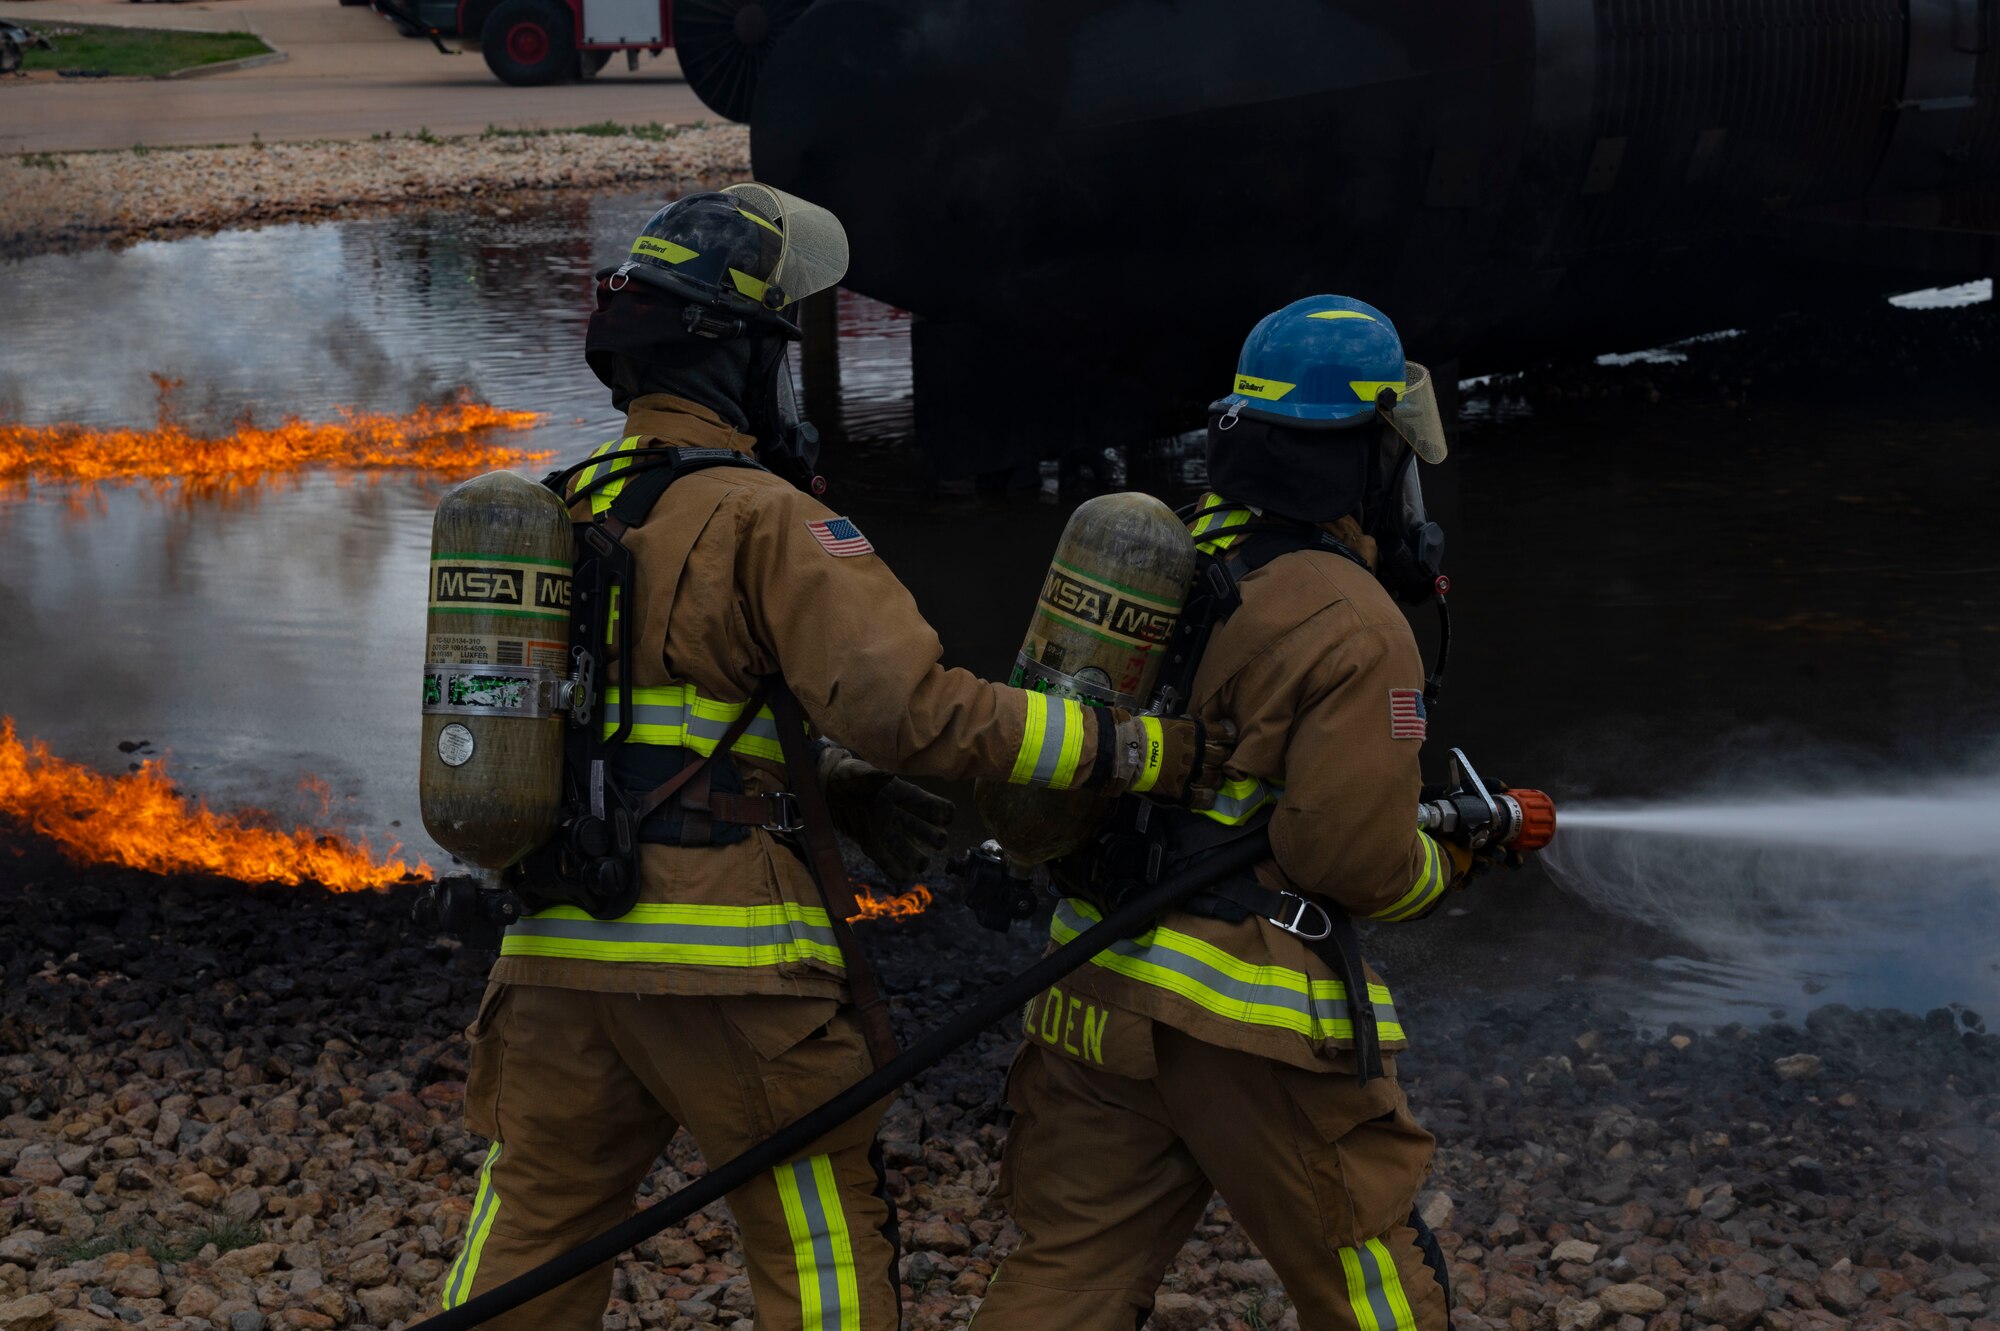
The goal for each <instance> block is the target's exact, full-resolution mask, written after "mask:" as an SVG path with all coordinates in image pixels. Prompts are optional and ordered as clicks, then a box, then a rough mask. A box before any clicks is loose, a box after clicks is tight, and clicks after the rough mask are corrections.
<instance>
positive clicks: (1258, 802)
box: [1199, 776, 1285, 827]
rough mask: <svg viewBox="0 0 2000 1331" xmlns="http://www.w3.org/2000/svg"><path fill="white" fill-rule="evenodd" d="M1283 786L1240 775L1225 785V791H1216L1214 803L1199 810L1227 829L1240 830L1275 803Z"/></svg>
mask: <svg viewBox="0 0 2000 1331" xmlns="http://www.w3.org/2000/svg"><path fill="white" fill-rule="evenodd" d="M1284 788H1285V787H1284V786H1283V785H1282V784H1281V783H1279V782H1276V781H1261V780H1259V779H1257V778H1256V777H1252V776H1240V777H1235V778H1233V779H1230V780H1225V781H1224V782H1223V783H1222V789H1220V790H1218V791H1216V792H1215V803H1214V804H1212V805H1210V806H1209V807H1208V808H1206V809H1202V810H1200V811H1199V812H1200V814H1201V816H1202V817H1204V818H1208V819H1211V820H1212V821H1214V822H1218V823H1221V824H1222V825H1223V826H1224V827H1237V826H1240V825H1241V824H1243V823H1247V822H1249V821H1250V819H1251V818H1253V817H1255V816H1256V814H1257V813H1258V811H1259V810H1261V809H1263V807H1264V806H1265V805H1267V804H1275V803H1276V802H1277V799H1278V795H1279V792H1281V791H1283V790H1284Z"/></svg>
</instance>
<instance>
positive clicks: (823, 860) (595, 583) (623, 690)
mask: <svg viewBox="0 0 2000 1331" xmlns="http://www.w3.org/2000/svg"><path fill="white" fill-rule="evenodd" d="M599 464H604V469H603V470H602V471H594V472H589V473H588V474H587V479H586V480H585V481H584V483H583V484H581V485H577V486H575V487H574V488H573V489H572V488H570V486H569V481H570V478H571V477H572V476H574V475H576V474H577V473H578V472H580V471H584V470H585V469H586V468H590V467H594V466H597V465H599ZM711 467H750V468H754V469H756V470H758V471H768V470H769V468H767V467H765V466H763V464H761V463H759V462H758V461H756V459H754V458H751V457H748V456H746V455H745V454H742V453H737V452H735V451H733V450H730V449H725V448H676V447H671V446H659V447H645V448H633V449H626V450H623V451H620V452H615V453H612V454H610V455H609V456H608V457H606V456H601V455H593V457H591V458H589V459H587V460H585V461H584V462H582V463H579V464H577V465H576V466H574V467H569V468H565V469H564V470H562V471H558V472H554V473H552V474H551V475H549V476H548V477H547V478H545V479H544V481H543V484H545V485H547V486H548V487H549V488H550V489H552V490H554V491H555V492H556V493H557V494H558V495H559V496H561V497H562V498H563V499H564V500H565V501H566V502H568V503H571V504H575V503H579V502H587V503H588V504H589V507H590V508H591V510H592V511H593V517H592V518H591V519H590V520H588V521H584V522H578V523H576V524H575V527H576V533H577V552H578V554H577V564H576V569H575V576H574V578H573V581H572V584H571V586H572V611H571V619H570V652H571V657H572V659H573V660H575V661H576V662H577V663H578V667H579V674H580V676H581V677H586V678H596V679H603V678H606V677H607V667H608V666H609V665H610V664H611V661H610V660H609V659H608V658H609V657H610V656H612V655H613V654H614V652H615V655H616V657H617V662H616V663H617V665H618V682H617V683H616V684H615V685H613V686H611V688H610V689H609V690H608V692H610V693H615V695H616V699H617V708H618V711H617V720H616V722H615V723H613V722H612V721H611V720H610V718H609V716H608V715H607V714H606V713H607V712H608V707H607V706H606V704H608V703H609V701H610V700H609V699H608V698H601V697H598V696H587V697H582V698H579V699H577V700H576V705H575V706H573V707H572V709H571V715H570V723H571V724H570V729H569V738H570V743H569V745H568V751H567V761H566V767H567V769H568V770H567V792H566V793H567V798H568V800H569V803H570V808H571V818H570V820H569V823H570V825H571V836H570V851H569V854H568V856H567V857H566V859H567V860H568V861H569V862H570V863H568V864H567V865H566V866H565V867H566V868H567V869H570V870H575V869H579V868H581V869H582V870H583V872H580V873H566V874H565V881H569V882H572V883H575V882H577V881H578V880H581V883H582V885H583V886H584V887H586V888H588V887H589V885H590V883H591V880H592V877H593V875H592V873H591V872H590V870H589V867H588V864H587V862H585V863H583V864H579V863H578V861H580V860H582V859H583V857H582V856H581V855H579V853H578V846H577V843H578V837H577V835H576V831H575V829H576V828H579V827H582V828H589V827H595V826H598V825H600V824H601V825H603V827H604V828H605V833H603V834H600V835H599V836H598V837H597V842H599V843H606V844H608V846H609V852H608V853H603V852H600V853H599V854H598V855H597V856H596V861H597V863H598V864H599V865H600V866H601V865H603V864H605V863H613V864H616V865H617V866H618V869H617V871H616V873H615V875H602V876H605V877H607V878H608V877H613V876H615V877H616V878H617V880H618V881H617V891H616V892H615V893H597V894H594V896H595V899H594V900H590V901H582V900H580V901H578V902H577V904H578V905H580V906H582V907H583V908H584V909H585V910H586V911H588V912H589V913H590V914H592V915H594V916H596V917H597V918H599V919H616V918H618V917H620V916H623V915H625V914H626V913H627V912H629V911H630V910H631V909H632V907H633V905H634V904H635V903H636V901H637V897H638V890H639V874H638V863H637V859H638V844H639V843H647V844H660V845H674V846H708V845H723V844H728V843H731V842H735V841H741V840H743V839H744V838H745V837H747V836H749V835H750V830H751V829H752V828H761V829H763V830H764V831H767V832H771V833H773V834H777V835H782V836H790V835H796V836H798V837H799V838H800V841H801V842H802V843H803V844H802V847H801V849H802V852H803V855H804V858H805V860H806V864H807V867H808V868H809V869H810V870H811V871H812V875H813V880H814V883H815V884H816V886H817V887H818V888H819V893H820V901H821V904H822V905H823V906H824V907H825V908H826V912H827V916H828V918H829V920H830V921H831V922H832V929H833V934H834V939H835V941H836V943H837V944H838V945H839V948H840V952H841V957H842V961H843V963H844V968H845V970H846V972H847V982H848V988H849V991H850V993H851V995H852V997H853V1003H854V1007H855V1010H856V1014H857V1017H858V1019H859V1020H860V1022H861V1025H862V1030H863V1033H864V1035H865V1037H866V1039H867V1042H868V1048H869V1052H870V1054H871V1055H872V1056H873V1057H874V1059H875V1062H876V1065H877V1066H881V1065H882V1064H885V1063H887V1062H888V1061H889V1060H890V1059H892V1058H894V1057H895V1055H896V1046H895V1041H894V1038H893V1036H892V1034H891V1032H890V1028H889V1018H888V1005H887V1003H886V1002H885V1000H884V999H883V996H882V992H881V988H880V986H879V985H878V983H877V982H876V979H875V975H874V971H873V969H872V968H871V967H870V966H869V964H868V960H867V957H866V955H865V954H864V953H863V952H862V950H861V946H860V943H859V941H858V940H857V939H856V938H855V937H854V933H853V930H852V928H851V927H850V926H849V925H848V923H847V922H848V920H849V919H850V918H851V917H852V916H854V915H855V914H857V913H858V909H859V908H858V907H857V906H856V904H855V900H854V892H853V888H852V887H851V885H850V884H849V881H848V876H847V869H846V865H845V863H844V861H843V860H842V859H841V854H840V843H839V841H838V839H837V837H836V836H835V833H834V829H833V820H832V817H831V815H830V814H829V813H828V812H827V807H826V796H825V792H824V791H823V790H822V789H821V787H820V782H819V765H818V754H817V752H816V749H815V746H814V744H813V743H812V741H811V740H810V739H809V738H808V737H807V728H806V719H805V712H804V709H803V708H801V707H800V705H799V703H798V700H797V699H796V698H795V697H794V696H793V695H792V692H791V690H790V689H789V688H788V687H786V685H785V682H784V680H783V679H782V678H777V677H774V678H771V679H767V680H765V681H764V682H763V683H762V684H760V685H759V686H758V687H757V689H756V690H755V691H754V692H753V693H752V695H751V696H750V699H749V700H748V701H747V702H745V703H742V704H740V705H739V706H738V707H737V708H736V711H735V715H734V717H733V719H731V720H730V722H729V723H728V726H727V728H726V729H724V730H723V731H722V732H721V733H720V734H719V735H714V736H712V737H711V740H710V741H704V742H712V745H713V747H711V748H710V749H709V751H708V752H707V753H705V754H704V753H700V752H698V751H696V750H694V749H691V748H689V747H685V746H678V745H671V744H638V743H634V742H632V739H631V736H632V732H633V729H634V726H635V724H636V721H635V718H636V717H637V716H638V715H639V712H640V710H641V704H640V703H639V700H638V695H637V693H636V691H635V689H634V687H633V685H632V683H631V680H632V677H633V669H632V667H633V656H632V635H631V634H630V633H629V632H627V631H626V629H625V626H624V621H623V620H622V618H621V616H620V615H619V611H618V607H619V604H620V602H623V603H624V604H625V605H635V604H637V598H636V582H637V567H636V564H635V561H634V560H633V557H632V552H631V551H630V550H629V549H628V548H627V547H626V545H625V543H624V536H625V534H626V533H627V532H628V531H630V530H631V529H632V528H633V527H636V526H638V525H640V524H641V523H643V522H645V521H646V519H647V517H648V516H649V515H650V514H651V513H652V511H653V509H654V508H655V507H657V506H658V504H659V502H660V500H661V499H663V498H664V497H665V496H666V493H667V490H668V489H669V488H670V487H672V486H673V484H674V483H675V482H676V481H678V480H680V479H681V478H683V477H685V476H689V475H692V474H693V473H695V472H697V471H705V470H707V469H709V468H711ZM621 482H622V484H621ZM614 485H616V486H617V487H618V488H617V492H616V494H615V495H614V496H613V497H612V498H611V500H610V502H609V503H608V504H602V503H600V502H597V500H596V499H595V498H594V496H596V495H597V494H598V492H600V491H604V490H608V489H609V488H611V487H612V486H614ZM699 706H700V700H699V698H698V697H695V696H693V695H691V694H690V695H689V696H688V697H687V699H686V702H685V708H686V711H687V712H688V713H692V712H694V711H695V710H697V709H698V708H699ZM760 720H768V721H770V722H771V723H772V725H773V727H774V738H764V739H763V740H762V742H763V743H765V744H773V745H775V748H776V755H775V756H781V757H782V759H783V761H784V764H785V772H786V776H787V778H788V779H789V781H790V783H791V784H792V786H793V787H794V788H795V790H796V793H792V792H789V791H778V792H774V793H773V794H769V795H746V794H744V793H743V780H742V773H741V772H740V771H739V770H738V768H737V766H736V764H735V763H734V762H733V761H732V760H731V758H730V756H729V755H730V752H731V750H732V749H734V748H735V747H736V745H737V744H738V743H739V741H743V740H744V739H745V738H746V737H747V736H749V735H750V733H751V731H752V730H753V728H754V727H756V726H757V725H758V722H759V721H760ZM684 724H686V725H688V726H689V729H688V731H687V732H686V733H689V734H690V735H691V734H692V722H691V721H690V722H684ZM607 731H608V733H607ZM676 762H678V763H679V767H678V769H677V770H669V769H670V766H671V764H673V763H676ZM632 790H644V791H645V792H646V793H645V794H644V795H640V796H637V797H634V796H633V795H632V794H630V793H629V792H630V791H632ZM600 873H601V870H600Z"/></svg>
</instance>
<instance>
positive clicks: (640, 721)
mask: <svg viewBox="0 0 2000 1331" xmlns="http://www.w3.org/2000/svg"><path fill="white" fill-rule="evenodd" d="M746 705H747V704H746ZM624 715H625V712H624V709H623V707H621V706H620V705H619V704H618V703H617V702H616V701H614V700H612V699H608V698H607V699H606V700H605V703H604V723H605V724H606V725H607V726H616V725H617V724H618V723H619V722H620V721H621V720H622V719H623V718H624ZM632 724H633V725H638V726H667V727H671V728H673V729H675V730H681V729H685V730H686V731H687V733H688V734H689V735H690V736H691V737H693V738H695V739H706V740H714V741H717V742H720V741H721V739H722V737H723V736H724V735H726V734H727V733H729V727H730V726H731V725H733V724H734V720H733V719H720V718H714V717H706V716H701V715H698V714H697V715H695V716H692V717H690V716H689V715H688V708H687V706H686V705H685V704H683V703H644V702H642V703H636V704H634V705H633V708H632ZM743 735H744V737H745V738H748V739H761V740H768V741H770V742H771V743H773V744H776V743H777V742H778V723H777V720H776V719H775V718H773V717H772V716H770V715H769V714H768V713H766V712H763V711H761V710H760V711H759V712H758V713H757V715H756V717H755V718H754V719H752V720H751V722H750V724H749V725H747V726H745V727H744V728H743Z"/></svg>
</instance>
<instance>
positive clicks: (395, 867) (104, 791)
mask: <svg viewBox="0 0 2000 1331" xmlns="http://www.w3.org/2000/svg"><path fill="white" fill-rule="evenodd" d="M307 780H308V783H309V787H308V788H309V789H312V788H314V784H313V783H314V779H313V778H308V779H307ZM317 789H319V790H320V791H321V792H322V793H323V792H324V787H323V785H320V786H317ZM0 818H11V819H13V820H15V821H16V822H19V823H20V824H22V825H23V826H25V827H26V828H28V829H29V830H30V831H32V832H34V833H37V834H39V835H41V836H44V837H47V838H48V839H49V840H51V841H53V842H55V843H56V845H57V846H58V847H59V848H60V849H61V851H62V852H63V854H64V855H65V856H67V857H68V858H69V859H71V860H72V861H74V862H77V863H80V864H117V865H123V866H125V867H127V868H132V869H143V870H145V871H147V872H149V873H205V874H216V875H219V876H221V877H224V878H236V879H241V880H242V881H244V882H250V883H306V882H311V883H319V884H322V885H323V886H325V887H328V888H330V889H332V890H333V891H335V892H360V891H365V890H367V889H371V888H376V889H379V888H385V887H389V886H391V885H392V884H394V883H398V882H401V881H402V880H403V879H405V878H408V877H411V876H416V877H426V878H427V877H429V876H430V872H431V870H430V866H429V865H427V864H425V863H424V862H423V861H422V860H419V861H417V863H416V864H415V865H410V864H407V863H405V862H404V861H402V860H400V859H397V858H395V856H396V852H397V851H398V850H399V849H401V848H400V847H398V846H391V847H390V848H389V850H388V852H387V853H386V854H385V855H384V856H383V857H382V858H381V859H377V858H376V857H375V855H374V853H373V852H372V851H371V850H370V849H369V847H368V844H367V843H366V842H356V841H351V840H348V839H347V838H345V837H342V836H339V835H337V834H335V833H331V832H328V831H326V830H324V829H319V828H311V827H293V828H292V829H291V830H289V831H284V830H281V829H280V828H279V827H278V826H277V825H276V820H275V819H274V818H272V817H271V815H269V814H267V813H264V812H263V811H262V810H257V809H247V810H243V811H241V812H238V813H216V812H214V811H212V810H211V809H209V808H208V806H207V805H206V804H204V803H202V802H201V801H199V800H196V801H193V802H190V801H189V800H188V799H187V797H186V796H184V795H182V794H181V793H180V792H179V791H177V790H175V789H174V785H173V782H172V780H171V779H170V778H169V777H168V776H167V771H166V766H165V764H164V763H163V762H161V761H160V760H158V759H150V760H148V761H146V762H144V763H141V764H140V765H139V768H138V770H137V771H134V772H126V773H124V774H122V775H118V776H107V775H105V774H104V773H102V772H97V771H93V770H92V769H90V768H88V767H85V766H83V765H82V764H80V763H73V762H70V761H68V760H66V759H63V758H58V757H56V756H54V755H53V754H51V753H50V752H49V748H48V745H46V744H44V743H42V742H41V741H40V740H34V741H30V742H28V743H23V742H22V741H21V740H20V739H19V737H18V736H16V734H15V732H14V720H13V718H12V717H4V718H0Z"/></svg>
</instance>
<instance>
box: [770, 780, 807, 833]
mask: <svg viewBox="0 0 2000 1331" xmlns="http://www.w3.org/2000/svg"><path fill="white" fill-rule="evenodd" d="M769 799H770V801H771V821H770V822H768V823H765V824H764V830H765V831H766V832H803V831H804V830H805V827H806V820H805V814H804V812H803V811H802V810H801V809H800V808H799V797H798V796H797V795H794V794H793V793H792V792H791V791H789V790H774V791H772V792H771V794H770V796H769Z"/></svg>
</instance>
